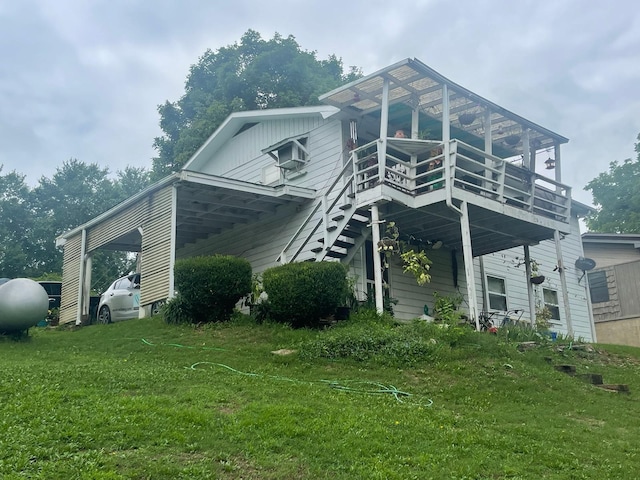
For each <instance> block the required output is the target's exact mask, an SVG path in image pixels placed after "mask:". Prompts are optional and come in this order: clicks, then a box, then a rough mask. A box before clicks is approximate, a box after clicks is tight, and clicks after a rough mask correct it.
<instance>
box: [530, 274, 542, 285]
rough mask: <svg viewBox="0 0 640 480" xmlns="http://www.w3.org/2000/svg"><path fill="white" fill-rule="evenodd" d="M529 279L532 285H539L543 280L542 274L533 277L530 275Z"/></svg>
mask: <svg viewBox="0 0 640 480" xmlns="http://www.w3.org/2000/svg"><path fill="white" fill-rule="evenodd" d="M529 281H530V282H531V283H533V284H534V285H540V284H541V283H543V282H544V275H536V276H535V277H531V278H530V279H529Z"/></svg>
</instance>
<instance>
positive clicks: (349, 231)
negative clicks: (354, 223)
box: [340, 228, 362, 238]
mask: <svg viewBox="0 0 640 480" xmlns="http://www.w3.org/2000/svg"><path fill="white" fill-rule="evenodd" d="M340 235H342V236H343V237H349V238H358V237H360V236H362V232H360V229H357V230H356V229H353V228H345V229H344V230H342V232H340Z"/></svg>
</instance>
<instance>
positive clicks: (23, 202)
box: [0, 165, 35, 278]
mask: <svg viewBox="0 0 640 480" xmlns="http://www.w3.org/2000/svg"><path fill="white" fill-rule="evenodd" d="M1 172H2V166H1V165H0V173H1ZM24 179H25V176H24V175H21V174H19V173H17V172H16V171H12V172H10V173H8V174H6V175H1V176H0V277H8V278H14V277H21V276H29V275H31V274H33V273H34V263H35V262H34V261H33V258H32V255H31V254H32V247H31V240H32V235H33V220H34V218H33V214H32V210H31V202H30V198H29V187H28V186H27V184H26V183H25V182H24Z"/></svg>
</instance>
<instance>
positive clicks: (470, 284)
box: [460, 202, 480, 331]
mask: <svg viewBox="0 0 640 480" xmlns="http://www.w3.org/2000/svg"><path fill="white" fill-rule="evenodd" d="M460 233H461V234H462V254H463V257H464V273H465V277H466V281H467V296H468V300H469V317H470V318H471V321H472V322H473V323H475V325H476V330H478V331H480V319H479V317H478V298H477V295H476V281H475V273H474V268H473V250H472V248H471V227H470V225H469V208H468V207H467V202H462V203H461V204H460Z"/></svg>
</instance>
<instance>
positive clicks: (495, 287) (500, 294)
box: [487, 275, 507, 312]
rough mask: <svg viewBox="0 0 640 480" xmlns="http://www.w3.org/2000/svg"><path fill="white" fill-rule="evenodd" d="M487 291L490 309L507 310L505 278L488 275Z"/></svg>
mask: <svg viewBox="0 0 640 480" xmlns="http://www.w3.org/2000/svg"><path fill="white" fill-rule="evenodd" d="M487 293H488V294H489V309H490V310H501V311H504V312H506V311H507V290H506V288H505V284H504V278H498V277H490V276H488V275H487Z"/></svg>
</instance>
